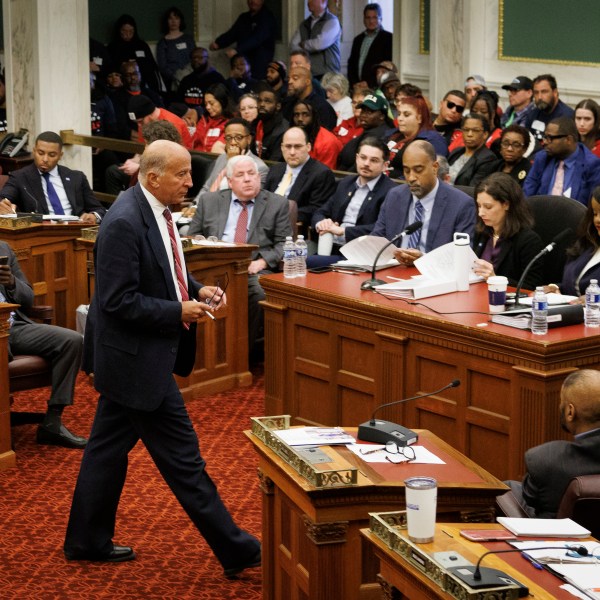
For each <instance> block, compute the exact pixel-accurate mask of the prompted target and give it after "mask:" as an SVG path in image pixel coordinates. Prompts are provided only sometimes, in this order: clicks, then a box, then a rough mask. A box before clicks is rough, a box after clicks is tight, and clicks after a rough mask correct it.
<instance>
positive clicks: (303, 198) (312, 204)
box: [264, 127, 336, 234]
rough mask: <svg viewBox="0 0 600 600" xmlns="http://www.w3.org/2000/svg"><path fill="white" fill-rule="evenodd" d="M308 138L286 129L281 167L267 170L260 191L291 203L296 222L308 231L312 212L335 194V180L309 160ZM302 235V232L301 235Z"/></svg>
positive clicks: (324, 167) (321, 166)
mask: <svg viewBox="0 0 600 600" xmlns="http://www.w3.org/2000/svg"><path fill="white" fill-rule="evenodd" d="M310 150H311V145H310V142H309V141H308V135H307V133H306V131H305V130H304V129H302V128H301V127H291V128H290V129H288V130H287V131H286V132H285V134H284V136H283V141H282V143H281V151H282V153H283V160H285V162H284V163H278V164H276V165H273V166H272V167H271V168H270V169H269V173H268V175H267V181H266V182H265V186H264V189H265V190H267V191H269V192H275V193H276V194H279V195H280V196H285V197H286V198H289V199H290V200H295V201H296V204H297V205H298V221H299V222H301V223H302V225H303V226H305V227H306V228H308V226H309V225H310V221H311V218H312V215H313V213H314V212H315V210H317V209H318V208H320V207H321V206H322V205H323V204H324V203H325V202H326V201H327V200H329V198H330V197H331V196H332V195H333V193H334V192H335V187H336V184H335V177H334V176H333V173H332V172H331V170H330V169H328V168H327V167H326V166H325V165H324V164H322V163H320V162H319V161H318V160H315V159H314V158H311V157H310V156H309V154H308V153H309V152H310ZM305 234H306V232H305Z"/></svg>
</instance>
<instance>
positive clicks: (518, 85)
mask: <svg viewBox="0 0 600 600" xmlns="http://www.w3.org/2000/svg"><path fill="white" fill-rule="evenodd" d="M502 89H503V90H512V91H513V92H517V91H519V90H532V89H533V81H531V79H529V77H525V75H519V76H518V77H515V78H514V79H513V80H512V81H511V82H510V83H509V84H508V85H503V86H502Z"/></svg>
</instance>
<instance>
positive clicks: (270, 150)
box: [253, 82, 290, 162]
mask: <svg viewBox="0 0 600 600" xmlns="http://www.w3.org/2000/svg"><path fill="white" fill-rule="evenodd" d="M257 90H258V121H257V123H256V133H255V136H254V144H253V146H254V147H253V152H254V154H256V156H258V157H260V158H262V159H263V160H274V161H277V162H281V161H282V160H283V154H282V152H281V140H282V139H283V134H284V133H285V132H286V131H287V130H288V129H289V126H290V124H289V123H288V121H287V120H286V119H284V118H283V114H282V113H281V102H280V101H279V97H278V96H277V93H276V92H274V91H273V90H272V88H271V86H270V85H269V84H268V83H264V82H262V83H259V84H258V86H257Z"/></svg>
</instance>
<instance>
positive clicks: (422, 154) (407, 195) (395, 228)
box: [371, 140, 475, 266]
mask: <svg viewBox="0 0 600 600" xmlns="http://www.w3.org/2000/svg"><path fill="white" fill-rule="evenodd" d="M402 162H403V170H404V178H405V179H406V184H405V185H401V186H399V187H397V188H395V189H393V190H392V191H391V192H390V193H389V194H388V195H387V198H386V199H385V202H384V203H383V206H382V207H381V211H380V212H379V218H378V219H377V223H375V226H374V227H373V231H372V232H371V235H379V236H382V237H385V238H387V239H388V240H391V239H392V238H393V237H394V236H395V235H398V234H399V233H400V232H401V231H403V230H404V229H406V227H407V226H408V225H409V224H410V223H413V222H415V221H421V222H422V223H423V227H422V228H421V229H419V230H418V231H416V232H414V233H413V234H412V235H410V236H404V237H402V238H401V239H400V240H398V242H397V243H398V244H400V247H399V248H398V250H396V252H395V253H394V256H395V257H396V259H397V260H398V261H399V262H400V263H401V264H404V265H406V266H411V265H412V264H413V262H414V261H415V260H416V259H417V258H419V257H420V256H422V255H423V254H424V253H425V252H429V251H430V250H433V249H435V248H437V247H438V246H442V245H443V244H447V243H448V242H451V241H452V239H453V236H454V233H455V232H460V233H468V234H469V235H470V236H471V238H472V237H473V232H474V230H475V202H474V201H473V198H471V197H470V196H467V194H465V193H464V192H461V191H460V190H457V189H455V188H453V187H452V186H450V185H448V184H447V183H443V182H442V181H440V180H439V179H438V176H437V175H438V162H437V158H436V154H435V149H434V147H433V146H432V145H431V144H430V143H429V142H426V141H425V140H414V141H413V142H411V143H410V144H409V145H408V146H407V147H406V150H405V151H404V156H403V160H402Z"/></svg>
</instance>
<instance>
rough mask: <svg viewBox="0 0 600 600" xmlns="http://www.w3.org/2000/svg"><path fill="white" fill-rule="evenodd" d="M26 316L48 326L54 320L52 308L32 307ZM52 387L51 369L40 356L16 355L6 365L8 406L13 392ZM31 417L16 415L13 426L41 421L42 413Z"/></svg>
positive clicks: (21, 414)
mask: <svg viewBox="0 0 600 600" xmlns="http://www.w3.org/2000/svg"><path fill="white" fill-rule="evenodd" d="M27 315H28V316H29V317H30V318H31V319H34V320H36V321H40V322H41V323H46V324H48V325H50V324H51V323H52V319H53V318H54V308H52V306H33V307H32V308H30V309H29V310H28V311H27ZM50 385H52V369H51V366H50V363H49V362H48V361H46V360H45V359H43V358H42V357H41V356H35V355H30V354H16V355H14V356H13V360H11V361H10V362H9V363H8V387H9V393H10V394H11V398H10V404H11V405H12V402H13V398H12V394H14V393H15V392H24V391H27V390H33V389H36V388H40V387H48V386H50ZM35 414H36V416H35V417H32V415H31V414H29V413H16V414H15V415H13V416H14V418H13V424H18V423H22V422H31V421H36V422H37V421H41V420H42V419H43V416H44V414H45V407H44V412H43V413H40V414H39V415H38V413H35Z"/></svg>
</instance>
